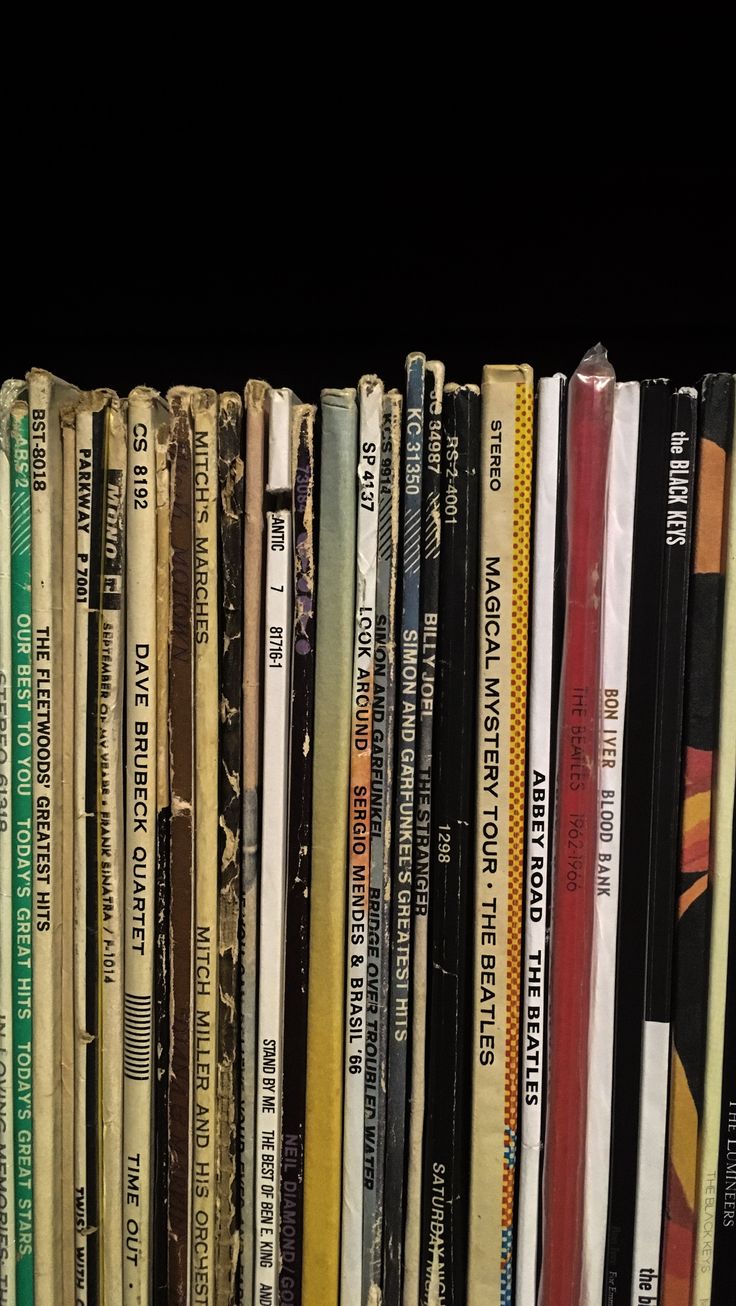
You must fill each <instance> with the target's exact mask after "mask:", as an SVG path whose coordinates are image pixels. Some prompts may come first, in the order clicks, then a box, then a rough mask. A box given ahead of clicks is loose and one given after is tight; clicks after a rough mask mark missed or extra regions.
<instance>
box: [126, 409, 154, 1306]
mask: <svg viewBox="0 0 736 1306" xmlns="http://www.w3.org/2000/svg"><path fill="white" fill-rule="evenodd" d="M158 410H159V405H158V401H157V396H156V395H155V394H154V392H153V391H151V390H148V389H146V388H145V387H140V388H139V389H137V390H133V391H132V392H131V394H130V397H129V400H128V414H127V418H128V467H127V485H126V500H127V520H128V523H129V530H128V535H127V549H126V559H125V574H126V610H125V620H126V632H125V633H126V688H127V692H126V698H125V704H126V770H127V776H128V785H127V788H126V794H125V936H124V937H125V950H124V957H125V998H124V1009H123V1039H124V1043H123V1073H124V1083H123V1156H124V1167H123V1168H124V1185H125V1186H124V1205H125V1242H124V1270H125V1274H124V1280H123V1291H124V1297H123V1300H124V1301H125V1303H126V1306H148V1303H149V1301H150V1284H151V1198H152V1169H151V1155H152V1151H153V1133H152V1122H153V1071H154V1046H153V1039H154V951H155V921H156V917H155V906H156V850H157V824H156V817H157V803H156V765H157V739H156V725H157V701H158V700H157V692H158V659H157V639H156V600H157V594H156V587H155V585H154V586H152V585H151V577H152V576H155V574H156V565H157V539H156V445H157V441H156V416H157V412H158Z"/></svg>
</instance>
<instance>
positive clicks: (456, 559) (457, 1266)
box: [420, 385, 481, 1306]
mask: <svg viewBox="0 0 736 1306" xmlns="http://www.w3.org/2000/svg"><path fill="white" fill-rule="evenodd" d="M443 408H444V413H443V444H444V459H443V495H442V523H441V538H442V543H441V561H440V588H439V608H438V611H439V613H440V634H439V645H438V655H437V681H436V702H435V730H434V740H435V745H436V747H435V766H434V775H433V790H432V863H431V869H430V883H431V886H432V903H431V914H430V918H431V940H430V988H429V1019H430V1023H429V1038H428V1048H427V1080H426V1095H427V1110H426V1119H425V1131H424V1176H425V1181H424V1186H423V1194H422V1231H421V1250H420V1255H421V1260H420V1293H421V1302H422V1306H439V1304H440V1303H441V1302H447V1303H452V1306H462V1303H464V1302H465V1300H466V1291H467V1251H468V1186H469V1174H468V1156H469V1149H470V1095H469V1088H470V1085H469V1076H468V1054H469V1050H470V1015H471V1011H472V1005H471V998H470V993H471V990H470V959H471V950H472V944H471V939H472V928H471V920H472V917H471V912H472V897H473V874H472V867H473V842H474V840H473V830H472V815H473V802H474V795H473V784H472V776H473V769H474V764H473V747H472V738H473V731H474V712H475V702H476V684H475V675H474V670H475V666H476V651H477V628H478V618H477V601H478V556H479V548H478V546H479V531H478V525H479V491H478V482H479V470H480V453H481V405H480V392H479V389H478V387H477V386H474V385H473V386H456V385H447V386H445V391H444V405H443Z"/></svg>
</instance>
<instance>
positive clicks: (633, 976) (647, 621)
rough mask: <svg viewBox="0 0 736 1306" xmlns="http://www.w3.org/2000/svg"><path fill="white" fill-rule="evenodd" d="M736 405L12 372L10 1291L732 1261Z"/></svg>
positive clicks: (570, 1272) (703, 1297) (540, 1301)
mask: <svg viewBox="0 0 736 1306" xmlns="http://www.w3.org/2000/svg"><path fill="white" fill-rule="evenodd" d="M569 361H572V360H569ZM477 382H480V384H478V383H477ZM733 431H734V378H733V376H731V375H730V374H724V373H713V374H709V375H707V376H705V377H704V378H703V379H702V380H701V381H700V383H699V384H698V385H697V386H695V387H693V388H691V387H679V386H678V385H676V384H674V383H672V382H670V381H668V380H662V379H657V380H651V381H649V380H643V381H618V380H617V379H616V376H615V373H614V369H613V366H612V364H611V362H610V361H609V359H608V357H607V353H606V351H605V349H604V348H603V347H602V346H600V345H598V346H595V347H594V348H592V349H591V350H590V351H589V352H588V353H587V354H586V355H585V357H584V358H583V359H582V361H581V362H580V363H579V364H578V366H577V369H576V370H575V371H574V372H573V373H572V374H571V376H570V378H569V380H568V379H566V378H565V376H564V375H562V374H561V373H558V374H556V375H554V376H545V377H542V378H541V379H539V380H537V381H535V378H534V375H533V372H532V369H531V367H530V366H528V365H526V364H520V365H489V366H487V367H485V368H484V369H483V374H482V377H480V378H475V380H474V382H473V383H470V384H455V383H454V382H450V381H446V379H445V369H444V367H443V365H442V364H441V363H439V362H434V361H431V360H430V361H428V360H427V359H426V358H425V356H424V355H423V354H421V353H414V354H410V355H409V357H408V359H407V360H406V367H405V373H404V379H403V383H402V386H401V389H389V388H388V387H387V386H384V384H383V382H382V381H381V380H380V379H379V378H378V377H376V376H373V375H366V376H363V377H362V378H361V379H360V381H359V382H358V384H357V386H356V388H348V389H342V390H341V389H333V390H331V389H325V390H323V391H322V392H321V395H320V397H319V403H317V404H309V403H302V402H300V400H299V399H297V397H296V396H295V395H294V394H293V393H292V392H291V391H290V390H288V389H275V388H271V387H270V386H269V385H267V384H266V383H265V382H264V381H258V380H253V381H249V382H248V383H247V385H246V386H245V390H244V397H242V398H241V394H240V393H236V392H234V391H233V392H227V393H223V394H219V395H218V394H217V393H216V392H215V391H213V390H208V389H197V388H194V387H187V386H178V387H176V388H174V389H173V390H171V391H169V393H168V395H167V396H166V397H165V398H164V397H162V396H161V395H159V394H158V393H157V392H155V391H154V390H152V389H149V388H146V387H140V388H138V389H135V390H133V391H132V393H131V394H130V395H129V396H128V398H127V399H123V398H119V397H118V396H117V395H116V394H115V393H113V392H112V391H110V390H96V391H92V392H81V391H79V390H77V389H76V388H75V387H74V386H72V385H69V384H67V383H66V382H63V381H61V380H59V379H58V378H56V377H54V376H52V375H51V374H50V373H48V372H45V371H43V370H40V369H34V370H32V371H31V372H30V373H29V374H28V377H27V378H26V380H24V381H7V382H6V383H5V385H4V386H3V387H2V391H1V392H0V1306H16V1304H17V1306H33V1304H35V1306H56V1303H60V1304H62V1306H97V1303H100V1306H149V1304H151V1306H152V1304H154V1303H166V1302H168V1303H171V1306H175V1304H176V1306H190V1304H191V1306H230V1304H231V1303H232V1304H233V1306H235V1303H237V1304H238V1306H295V1304H298V1306H445V1304H447V1306H494V1303H495V1304H496V1306H510V1304H511V1303H512V1302H513V1303H514V1306H604V1304H605V1306H619V1304H623V1303H624V1302H625V1303H627V1304H628V1303H634V1306H650V1304H651V1303H661V1304H662V1306H707V1304H708V1303H712V1304H713V1306H726V1304H727V1303H733V1302H735V1301H736V1177H735V1176H736V964H732V962H733V959H734V957H735V956H736V875H733V874H732V867H733V855H734V853H733V850H734V838H733V830H734V792H735V789H736V477H733V476H732V474H731V468H732V447H733Z"/></svg>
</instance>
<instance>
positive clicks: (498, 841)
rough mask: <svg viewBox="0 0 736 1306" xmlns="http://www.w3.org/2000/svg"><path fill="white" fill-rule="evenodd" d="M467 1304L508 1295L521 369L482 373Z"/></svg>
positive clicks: (524, 418)
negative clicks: (471, 1097) (471, 1103)
mask: <svg viewBox="0 0 736 1306" xmlns="http://www.w3.org/2000/svg"><path fill="white" fill-rule="evenodd" d="M482 408H483V412H482V436H481V484H480V495H481V547H480V575H479V650H478V709H477V718H478V734H477V748H478V768H477V781H476V865H475V921H474V932H475V938H474V945H475V956H474V970H473V990H474V992H473V997H474V1024H473V1060H472V1079H473V1120H472V1128H473V1134H472V1155H471V1192H470V1245H469V1279H468V1288H469V1291H468V1303H469V1306H480V1303H483V1306H486V1303H499V1304H503V1303H506V1302H510V1301H511V1297H512V1267H513V1211H514V1189H515V1174H516V1153H517V1116H518V1051H519V1015H520V1012H519V1007H520V991H521V934H522V912H523V876H524V821H525V736H526V700H527V652H528V650H527V628H528V606H529V548H530V529H531V496H532V445H533V413H534V398H533V377H532V371H531V368H530V367H528V366H526V365H521V366H490V367H486V368H484V371H483V387H482Z"/></svg>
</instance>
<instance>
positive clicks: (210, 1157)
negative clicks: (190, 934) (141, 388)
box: [190, 390, 220, 1306]
mask: <svg viewBox="0 0 736 1306" xmlns="http://www.w3.org/2000/svg"><path fill="white" fill-rule="evenodd" d="M192 423H193V441H194V454H193V463H194V472H193V479H194V575H193V590H194V604H193V616H192V630H193V640H194V811H195V825H194V946H193V957H192V968H193V999H192V1007H193V1023H194V1032H193V1045H192V1081H193V1082H192V1114H193V1128H192V1214H191V1230H190V1239H191V1261H192V1264H191V1271H190V1273H191V1297H192V1301H193V1302H195V1303H197V1304H198V1306H199V1303H201V1306H214V1303H215V1257H216V1248H215V1208H216V1201H215V1190H216V1173H217V1008H218V966H217V954H218V945H217V916H218V907H219V885H218V875H217V865H218V862H217V852H218V835H219V803H218V786H219V778H220V777H219V769H220V768H219V754H218V737H219V722H220V692H219V640H218V627H219V619H218V609H219V603H218V595H217V545H218V520H217V500H218V494H217V489H218V485H217V474H218V473H217V395H216V394H215V391H214V390H197V391H195V393H194V394H193V396H192Z"/></svg>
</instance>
